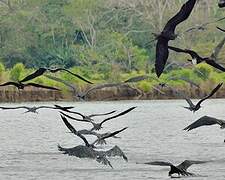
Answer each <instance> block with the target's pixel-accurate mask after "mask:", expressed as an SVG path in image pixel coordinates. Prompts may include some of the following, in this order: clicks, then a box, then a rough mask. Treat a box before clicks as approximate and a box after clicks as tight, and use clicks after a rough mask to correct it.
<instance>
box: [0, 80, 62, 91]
mask: <svg viewBox="0 0 225 180" xmlns="http://www.w3.org/2000/svg"><path fill="white" fill-rule="evenodd" d="M0 86H15V87H17V88H18V89H24V88H25V87H28V86H32V87H36V88H43V89H49V90H57V91H60V89H58V88H55V87H51V86H46V85H41V84H36V83H27V84H23V83H21V82H12V81H9V82H6V83H3V84H0Z"/></svg>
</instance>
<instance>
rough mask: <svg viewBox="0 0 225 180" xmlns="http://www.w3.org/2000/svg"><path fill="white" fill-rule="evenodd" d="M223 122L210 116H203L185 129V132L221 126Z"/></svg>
mask: <svg viewBox="0 0 225 180" xmlns="http://www.w3.org/2000/svg"><path fill="white" fill-rule="evenodd" d="M221 121H222V120H219V119H216V118H213V117H210V116H203V117H201V118H200V119H198V120H196V121H195V122H193V123H192V124H190V125H189V126H187V127H185V128H184V129H183V130H187V131H190V130H192V129H195V128H198V127H201V126H210V125H214V124H220V123H221Z"/></svg>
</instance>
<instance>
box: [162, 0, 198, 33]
mask: <svg viewBox="0 0 225 180" xmlns="http://www.w3.org/2000/svg"><path fill="white" fill-rule="evenodd" d="M195 3H196V0H188V1H187V2H186V3H185V4H183V6H182V7H181V9H180V11H179V12H178V13H177V14H176V15H175V16H173V17H172V18H171V19H170V20H169V21H168V22H167V24H166V25H165V27H164V29H163V31H172V32H174V31H175V28H176V26H177V25H178V24H179V23H181V22H183V21H185V20H186V19H187V18H188V17H189V16H190V14H191V12H192V9H193V8H194V5H195Z"/></svg>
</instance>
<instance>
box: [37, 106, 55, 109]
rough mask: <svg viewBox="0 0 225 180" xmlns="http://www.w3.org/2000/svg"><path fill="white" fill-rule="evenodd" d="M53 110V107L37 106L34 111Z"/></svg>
mask: <svg viewBox="0 0 225 180" xmlns="http://www.w3.org/2000/svg"><path fill="white" fill-rule="evenodd" d="M44 108H45V109H55V107H51V106H38V107H36V109H44Z"/></svg>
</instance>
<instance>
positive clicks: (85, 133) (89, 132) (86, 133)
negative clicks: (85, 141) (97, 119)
mask: <svg viewBox="0 0 225 180" xmlns="http://www.w3.org/2000/svg"><path fill="white" fill-rule="evenodd" d="M78 132H79V133H80V134H84V135H95V136H97V137H98V136H100V134H98V133H96V132H95V131H90V130H87V129H82V130H79V131H78Z"/></svg>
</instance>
